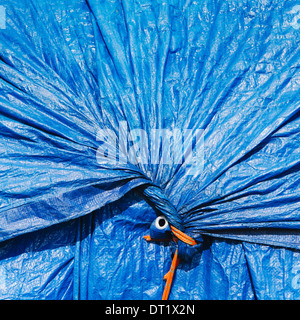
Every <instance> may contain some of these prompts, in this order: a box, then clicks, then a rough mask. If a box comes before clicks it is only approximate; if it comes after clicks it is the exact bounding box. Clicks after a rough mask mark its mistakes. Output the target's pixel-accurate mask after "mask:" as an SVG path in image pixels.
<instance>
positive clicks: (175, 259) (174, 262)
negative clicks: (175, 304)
mask: <svg viewBox="0 0 300 320" xmlns="http://www.w3.org/2000/svg"><path fill="white" fill-rule="evenodd" d="M177 254H178V250H176V251H175V254H174V257H173V260H172V264H171V268H170V270H169V272H168V273H167V274H166V275H165V276H164V280H167V282H166V285H165V290H164V293H163V296H162V300H168V297H169V293H170V291H171V285H172V281H173V276H174V272H175V270H176V268H177V266H178V264H179V259H178V256H177Z"/></svg>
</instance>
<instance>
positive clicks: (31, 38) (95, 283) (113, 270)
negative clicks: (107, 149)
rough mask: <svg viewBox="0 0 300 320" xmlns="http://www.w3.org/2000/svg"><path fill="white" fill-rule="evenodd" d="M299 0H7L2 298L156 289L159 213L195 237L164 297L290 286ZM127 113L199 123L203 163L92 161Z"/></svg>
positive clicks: (0, 126) (122, 294)
mask: <svg viewBox="0 0 300 320" xmlns="http://www.w3.org/2000/svg"><path fill="white" fill-rule="evenodd" d="M298 5H299V1H279V0H274V1H271V0H264V1H262V0H261V1H254V0H253V1H252V0H251V1H250V0H247V1H246V0H244V1H237V0H236V1H235V0H230V1H213V0H210V1H188V0H186V1H180V0H177V1H175V0H165V1H156V0H155V1H150V0H143V1H134V0H122V1H119V0H118V1H114V0H112V1H100V0H86V1H83V0H76V1H75V0H51V1H38V0H23V1H21V2H20V1H17V0H6V1H5V3H4V4H3V6H4V7H5V17H3V15H2V17H0V19H3V18H5V23H3V21H2V22H1V23H0V25H1V26H2V27H1V29H0V298H2V299H4V298H7V299H160V298H161V296H162V291H163V286H164V283H163V280H162V279H163V275H164V273H165V272H166V271H167V270H168V268H169V266H170V263H171V254H170V252H171V251H172V248H170V247H169V246H168V245H167V244H163V243H148V242H146V241H145V240H144V239H143V236H144V235H146V234H148V233H149V228H150V225H151V223H152V222H153V221H154V219H155V218H156V216H157V214H163V215H165V216H166V218H167V220H168V221H169V223H171V224H172V225H174V226H175V227H177V228H179V229H181V230H184V231H185V232H186V233H187V234H189V235H190V236H192V237H194V238H195V239H198V240H199V241H200V240H201V248H200V249H199V250H198V249H197V250H196V251H195V252H194V254H193V257H192V260H190V261H186V262H185V263H182V264H181V265H180V266H179V268H178V270H177V273H176V276H175V279H174V283H173V287H172V291H171V294H170V298H171V299H254V298H258V299H277V298H279V299H300V264H299V261H300V260H299V258H300V257H299V249H300V209H299V201H300V181H299V180H300V179H299V169H300V160H299V159H300V157H299V155H300V130H299V127H300V102H299V100H300V99H299V96H300V95H299V94H300V86H299V83H300V76H299V70H300V63H299V62H300V52H299V50H300V45H299V44H300V28H298V24H297V21H296V20H295V19H296V17H297V14H298V13H297V8H298ZM4 27H5V28H4ZM122 121H126V123H127V125H128V129H130V130H133V129H136V128H139V129H143V130H145V132H150V131H151V129H153V128H156V129H158V128H164V129H174V128H176V129H178V130H181V131H184V130H185V129H191V130H194V131H195V130H197V129H203V130H204V133H203V135H204V162H203V166H201V168H200V167H199V168H198V169H199V170H196V171H195V174H194V175H193V176H191V175H188V172H187V170H186V167H185V166H184V165H178V164H174V165H170V164H169V165H165V164H163V163H162V162H159V163H158V164H156V165H147V164H143V163H134V162H132V161H129V162H128V163H123V164H120V163H117V164H116V163H113V162H111V163H109V162H108V163H106V164H102V165H100V164H99V161H97V150H99V145H100V142H99V141H97V134H98V133H99V130H101V129H105V130H107V129H110V130H112V132H115V133H116V134H118V129H119V125H120V123H122ZM109 143H111V144H112V145H113V137H112V140H111V141H109ZM166 152H167V151H166ZM147 156H148V157H151V156H153V155H151V154H147ZM161 156H162V157H163V156H164V155H161ZM172 156H175V155H174V154H171V157H172ZM148 160H149V159H148ZM160 160H161V158H160ZM150 162H151V161H149V163H150ZM202 237H203V239H202ZM202 240H203V243H202ZM183 255H184V253H183Z"/></svg>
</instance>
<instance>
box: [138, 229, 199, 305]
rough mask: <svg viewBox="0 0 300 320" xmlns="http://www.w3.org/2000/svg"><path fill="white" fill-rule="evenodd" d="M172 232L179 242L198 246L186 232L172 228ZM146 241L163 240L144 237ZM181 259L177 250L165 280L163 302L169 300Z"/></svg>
mask: <svg viewBox="0 0 300 320" xmlns="http://www.w3.org/2000/svg"><path fill="white" fill-rule="evenodd" d="M171 230H172V232H173V234H174V236H176V238H178V239H179V240H181V241H183V242H184V243H186V244H189V245H191V246H194V245H196V244H197V242H196V241H195V240H194V239H193V238H191V237H190V236H188V235H187V234H185V233H184V232H182V231H180V230H178V229H177V228H175V227H173V226H171ZM144 238H145V240H147V241H163V240H159V239H152V238H151V237H150V236H149V235H148V236H144ZM176 238H175V237H174V240H175V241H176V240H177V239H176ZM179 262H180V261H179V258H178V249H176V251H175V254H174V257H173V260H172V264H171V268H170V270H169V271H168V273H167V274H166V275H165V276H164V280H167V282H166V285H165V289H164V293H163V296H162V300H168V298H169V294H170V291H171V286H172V281H173V277H174V273H175V271H176V268H177V267H178V264H179Z"/></svg>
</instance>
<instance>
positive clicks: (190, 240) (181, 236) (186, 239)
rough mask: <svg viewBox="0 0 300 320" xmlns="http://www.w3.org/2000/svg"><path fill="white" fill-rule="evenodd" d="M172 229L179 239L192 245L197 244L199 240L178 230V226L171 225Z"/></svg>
mask: <svg viewBox="0 0 300 320" xmlns="http://www.w3.org/2000/svg"><path fill="white" fill-rule="evenodd" d="M171 230H172V232H173V233H174V235H175V236H176V237H177V238H178V239H179V240H181V241H183V242H185V243H187V244H189V245H191V246H194V245H196V244H197V242H196V241H195V240H194V239H193V238H191V237H190V236H188V235H187V234H185V233H184V232H182V231H180V230H178V229H177V228H175V227H173V226H171Z"/></svg>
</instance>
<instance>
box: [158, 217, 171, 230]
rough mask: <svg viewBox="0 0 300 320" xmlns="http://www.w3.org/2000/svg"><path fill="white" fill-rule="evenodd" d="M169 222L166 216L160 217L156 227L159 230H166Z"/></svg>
mask: <svg viewBox="0 0 300 320" xmlns="http://www.w3.org/2000/svg"><path fill="white" fill-rule="evenodd" d="M168 225H169V224H168V221H167V219H166V218H165V217H164V216H159V217H157V218H156V220H155V227H156V229H158V230H164V229H166V228H167V227H168Z"/></svg>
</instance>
